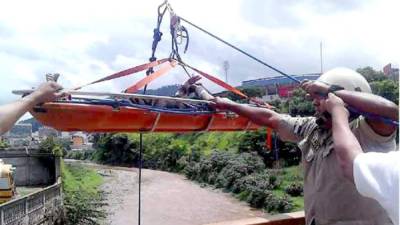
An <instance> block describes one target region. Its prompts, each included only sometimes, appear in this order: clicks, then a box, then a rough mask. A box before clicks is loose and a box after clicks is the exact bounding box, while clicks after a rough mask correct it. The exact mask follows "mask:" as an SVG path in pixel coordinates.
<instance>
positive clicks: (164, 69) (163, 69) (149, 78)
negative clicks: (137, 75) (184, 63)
mask: <svg viewBox="0 0 400 225" xmlns="http://www.w3.org/2000/svg"><path fill="white" fill-rule="evenodd" d="M175 65H176V61H175V60H172V61H171V62H168V63H166V64H164V65H163V66H162V67H161V68H160V69H159V70H157V71H156V72H154V73H152V74H150V75H148V76H146V77H145V78H143V79H141V80H140V81H138V82H137V83H136V84H134V85H132V86H130V87H129V88H127V89H126V90H125V92H126V93H135V92H137V91H138V90H139V89H140V88H142V87H144V86H145V85H147V84H149V83H150V82H152V81H153V80H155V79H157V78H158V77H160V76H162V75H163V74H165V73H167V72H168V71H170V70H171V69H172V68H173V67H175Z"/></svg>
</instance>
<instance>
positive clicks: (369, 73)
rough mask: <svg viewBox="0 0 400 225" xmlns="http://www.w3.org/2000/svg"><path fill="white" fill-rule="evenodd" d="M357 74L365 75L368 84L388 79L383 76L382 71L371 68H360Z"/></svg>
mask: <svg viewBox="0 0 400 225" xmlns="http://www.w3.org/2000/svg"><path fill="white" fill-rule="evenodd" d="M357 72H359V73H360V74H361V75H363V76H364V77H365V79H367V81H368V82H373V81H382V80H385V79H387V77H386V76H385V75H384V74H383V72H382V71H376V70H374V69H373V68H372V67H370V66H367V67H364V68H359V69H357Z"/></svg>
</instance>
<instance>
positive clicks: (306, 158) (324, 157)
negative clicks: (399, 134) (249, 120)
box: [279, 116, 396, 225]
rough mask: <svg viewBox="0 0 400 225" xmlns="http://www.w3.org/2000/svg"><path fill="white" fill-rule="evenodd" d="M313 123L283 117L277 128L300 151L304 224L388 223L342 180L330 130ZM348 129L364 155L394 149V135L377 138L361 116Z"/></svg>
mask: <svg viewBox="0 0 400 225" xmlns="http://www.w3.org/2000/svg"><path fill="white" fill-rule="evenodd" d="M315 121H316V118H315V117H290V116H287V117H285V120H284V121H283V122H282V123H281V124H280V127H279V132H280V134H279V135H280V136H281V138H282V139H284V140H287V141H294V142H297V143H298V146H299V148H300V149H301V151H302V156H303V157H302V162H303V167H304V207H305V215H306V224H307V225H309V224H312V222H313V221H314V222H315V224H317V225H319V224H334V225H386V224H392V222H391V221H390V219H389V217H388V216H387V214H386V212H385V211H384V209H383V208H382V207H381V206H380V205H379V203H378V202H377V201H375V200H373V199H370V198H366V197H363V196H361V195H360V194H359V193H358V192H357V189H356V187H355V185H354V184H353V183H352V182H350V181H348V180H347V179H345V177H344V176H343V173H342V171H341V168H340V167H339V165H338V162H337V159H336V155H335V151H334V149H333V138H332V132H331V130H330V129H326V128H321V127H319V126H318V125H317V124H316V123H315ZM350 127H351V130H352V131H353V133H354V135H355V136H356V138H357V140H358V141H359V142H360V144H361V147H362V149H363V151H365V152H369V151H374V152H387V151H392V150H395V148H396V144H395V140H394V138H395V133H396V132H394V134H393V135H391V136H389V137H384V136H380V135H378V134H376V133H375V132H374V131H373V130H372V128H371V127H370V126H369V125H368V124H367V123H366V121H365V119H364V118H363V117H359V118H358V119H355V120H354V121H352V122H351V124H350Z"/></svg>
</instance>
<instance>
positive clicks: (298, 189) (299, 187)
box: [285, 182, 303, 197]
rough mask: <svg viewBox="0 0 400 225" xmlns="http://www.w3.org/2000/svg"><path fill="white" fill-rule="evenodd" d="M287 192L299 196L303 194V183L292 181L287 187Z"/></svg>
mask: <svg viewBox="0 0 400 225" xmlns="http://www.w3.org/2000/svg"><path fill="white" fill-rule="evenodd" d="M285 192H286V193H287V194H289V195H290V196H293V197H297V196H302V195H303V184H302V183H300V182H293V183H290V184H289V185H288V186H286V187H285Z"/></svg>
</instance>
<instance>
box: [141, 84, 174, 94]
mask: <svg viewBox="0 0 400 225" xmlns="http://www.w3.org/2000/svg"><path fill="white" fill-rule="evenodd" d="M180 86H181V85H179V84H174V85H167V86H163V87H160V88H158V89H150V90H149V89H148V90H146V94H148V95H160V96H174V95H175V93H176V91H177V90H178V89H179V88H180ZM139 93H140V94H143V91H142V90H141V91H140V92H139Z"/></svg>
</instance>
